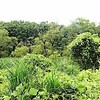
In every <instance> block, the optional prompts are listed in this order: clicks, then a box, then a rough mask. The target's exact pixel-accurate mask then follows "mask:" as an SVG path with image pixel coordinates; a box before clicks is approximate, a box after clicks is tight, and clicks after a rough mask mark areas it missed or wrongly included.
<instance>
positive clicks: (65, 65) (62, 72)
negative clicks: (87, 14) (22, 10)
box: [0, 18, 100, 100]
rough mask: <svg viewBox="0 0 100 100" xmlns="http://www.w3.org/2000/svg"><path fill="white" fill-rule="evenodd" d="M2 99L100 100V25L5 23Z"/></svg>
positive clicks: (0, 36)
mask: <svg viewBox="0 0 100 100" xmlns="http://www.w3.org/2000/svg"><path fill="white" fill-rule="evenodd" d="M0 100H100V25H96V24H95V23H93V22H90V21H89V20H87V19H83V18H78V19H76V20H75V21H73V22H72V23H71V24H70V25H68V26H64V25H58V24H57V23H54V22H52V23H48V22H41V23H35V22H26V21H11V22H0Z"/></svg>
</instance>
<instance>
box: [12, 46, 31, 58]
mask: <svg viewBox="0 0 100 100" xmlns="http://www.w3.org/2000/svg"><path fill="white" fill-rule="evenodd" d="M28 51H29V48H28V47H26V46H22V47H17V48H16V49H15V51H13V52H12V53H11V56H13V57H22V56H24V55H26V54H27V53H28Z"/></svg>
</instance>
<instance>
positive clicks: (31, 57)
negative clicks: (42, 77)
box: [22, 54, 54, 70]
mask: <svg viewBox="0 0 100 100" xmlns="http://www.w3.org/2000/svg"><path fill="white" fill-rule="evenodd" d="M23 60H24V62H26V63H27V62H28V63H29V64H30V63H31V64H32V65H33V67H40V68H41V69H43V70H45V69H47V68H49V67H52V66H53V67H54V64H53V63H52V61H51V60H50V59H48V58H46V57H44V56H43V55H39V54H38V55H36V54H27V55H26V56H24V57H23V58H22V61H23Z"/></svg>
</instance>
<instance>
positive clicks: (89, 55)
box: [66, 33, 100, 69]
mask: <svg viewBox="0 0 100 100" xmlns="http://www.w3.org/2000/svg"><path fill="white" fill-rule="evenodd" d="M99 48H100V38H99V37H98V36H97V35H95V34H94V35H92V34H91V33H83V34H81V35H79V36H78V37H77V38H76V39H75V40H74V41H73V42H72V43H70V44H69V45H68V46H67V52H66V53H67V55H68V56H70V57H71V59H73V60H74V61H77V62H78V63H79V64H81V66H82V68H83V69H88V68H98V66H99V60H100V50H99Z"/></svg>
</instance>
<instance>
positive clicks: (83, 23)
mask: <svg viewBox="0 0 100 100" xmlns="http://www.w3.org/2000/svg"><path fill="white" fill-rule="evenodd" d="M67 31H68V42H69V43H70V42H71V41H73V40H74V39H75V38H76V36H77V35H79V34H82V33H84V32H90V33H92V34H94V33H96V25H95V23H93V22H90V21H89V20H87V19H84V18H77V19H76V20H75V21H73V22H72V24H71V25H68V26H67Z"/></svg>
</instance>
